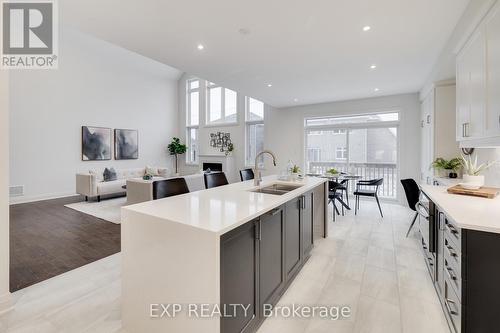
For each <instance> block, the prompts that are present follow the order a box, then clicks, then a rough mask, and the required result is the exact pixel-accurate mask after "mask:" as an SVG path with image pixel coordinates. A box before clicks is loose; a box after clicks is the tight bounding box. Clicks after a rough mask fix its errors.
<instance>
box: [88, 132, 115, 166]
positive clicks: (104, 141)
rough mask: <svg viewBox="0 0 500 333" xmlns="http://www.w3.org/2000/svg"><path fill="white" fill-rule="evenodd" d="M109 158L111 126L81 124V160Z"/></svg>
mask: <svg viewBox="0 0 500 333" xmlns="http://www.w3.org/2000/svg"><path fill="white" fill-rule="evenodd" d="M110 159H111V128H104V127H92V126H82V161H104V160H110Z"/></svg>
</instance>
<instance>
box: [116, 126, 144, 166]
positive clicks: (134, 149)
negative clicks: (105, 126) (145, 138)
mask: <svg viewBox="0 0 500 333" xmlns="http://www.w3.org/2000/svg"><path fill="white" fill-rule="evenodd" d="M138 158H139V131H137V130H133V129H115V159H116V160H136V159H138Z"/></svg>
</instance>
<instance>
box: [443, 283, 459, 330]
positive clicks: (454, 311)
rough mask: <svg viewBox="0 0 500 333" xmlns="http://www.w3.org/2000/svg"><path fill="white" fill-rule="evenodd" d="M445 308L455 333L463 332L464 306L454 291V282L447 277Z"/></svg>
mask: <svg viewBox="0 0 500 333" xmlns="http://www.w3.org/2000/svg"><path fill="white" fill-rule="evenodd" d="M443 303H444V307H445V309H446V312H447V313H448V315H449V317H450V319H451V323H452V326H453V328H454V330H455V333H460V332H461V326H462V325H461V324H462V304H461V303H460V300H459V299H458V297H457V294H456V293H455V291H454V290H453V287H452V282H451V281H450V279H449V278H448V276H447V275H445V277H444V299H443Z"/></svg>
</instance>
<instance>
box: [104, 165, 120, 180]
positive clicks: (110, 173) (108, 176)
mask: <svg viewBox="0 0 500 333" xmlns="http://www.w3.org/2000/svg"><path fill="white" fill-rule="evenodd" d="M103 176H104V181H105V182H110V181H113V180H116V179H117V177H116V171H115V168H109V169H108V168H106V169H104V173H103Z"/></svg>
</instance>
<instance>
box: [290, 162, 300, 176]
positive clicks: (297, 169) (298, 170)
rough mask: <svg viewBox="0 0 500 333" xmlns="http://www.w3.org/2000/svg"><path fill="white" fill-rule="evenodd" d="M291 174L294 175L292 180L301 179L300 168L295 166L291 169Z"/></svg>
mask: <svg viewBox="0 0 500 333" xmlns="http://www.w3.org/2000/svg"><path fill="white" fill-rule="evenodd" d="M290 173H291V174H292V180H297V179H298V178H299V173H300V167H299V166H298V165H297V164H294V165H293V166H292V167H291V169H290Z"/></svg>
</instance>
